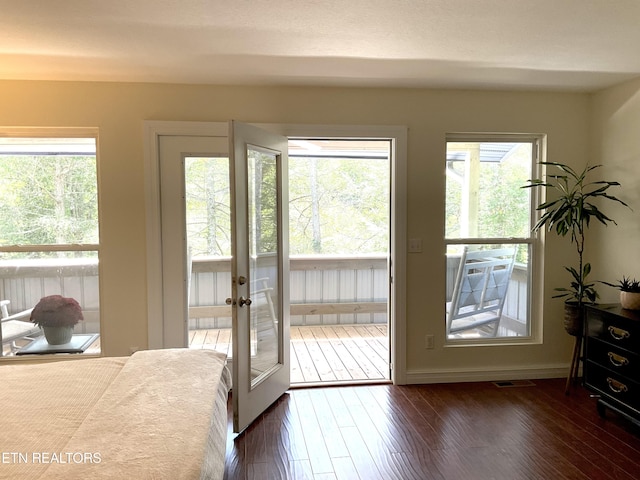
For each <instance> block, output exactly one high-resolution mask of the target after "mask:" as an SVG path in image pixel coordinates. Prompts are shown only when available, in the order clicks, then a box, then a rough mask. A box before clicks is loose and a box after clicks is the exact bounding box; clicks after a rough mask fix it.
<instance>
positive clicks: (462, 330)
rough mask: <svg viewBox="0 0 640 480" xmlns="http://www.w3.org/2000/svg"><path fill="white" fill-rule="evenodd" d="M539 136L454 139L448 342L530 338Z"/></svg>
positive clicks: (449, 186) (450, 139)
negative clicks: (532, 184) (531, 184)
mask: <svg viewBox="0 0 640 480" xmlns="http://www.w3.org/2000/svg"><path fill="white" fill-rule="evenodd" d="M539 140H540V139H539V138H538V137H534V136H525V135H505V136H495V135H492V136H489V135H464V134H456V135H448V136H447V154H446V200H445V210H446V211H445V218H446V225H445V243H446V245H447V252H446V255H447V258H446V261H447V267H446V282H447V284H446V311H447V318H446V332H447V340H448V341H449V342H450V343H451V342H459V341H464V340H475V339H480V340H482V341H485V340H487V339H488V338H505V337H509V338H511V337H530V336H531V322H530V317H531V315H530V306H529V303H530V302H529V299H530V296H531V295H530V291H531V284H532V275H531V271H532V269H531V265H533V262H532V260H533V256H534V253H535V248H534V247H535V242H534V240H535V239H534V234H533V233H532V232H531V226H532V219H533V214H534V212H535V207H534V205H533V201H532V198H531V193H532V192H531V189H526V188H521V187H522V186H523V185H526V183H527V180H528V179H530V178H533V176H534V175H533V168H534V165H535V164H536V161H537V152H538V150H539Z"/></svg>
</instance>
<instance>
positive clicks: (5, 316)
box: [0, 300, 42, 356]
mask: <svg viewBox="0 0 640 480" xmlns="http://www.w3.org/2000/svg"><path fill="white" fill-rule="evenodd" d="M9 304H10V302H9V300H0V311H1V313H2V314H1V319H0V322H1V323H0V327H1V328H0V341H1V342H2V349H1V350H0V356H2V355H4V350H5V345H8V346H9V348H10V351H11V353H15V352H16V351H17V350H19V349H20V345H18V342H19V341H20V340H24V341H25V342H30V341H31V340H33V339H34V338H35V337H37V336H39V335H41V334H42V331H41V330H40V327H38V326H37V325H35V324H33V323H31V322H30V321H29V317H30V316H31V311H32V310H33V308H30V309H28V310H23V311H22V312H18V313H14V314H13V315H9Z"/></svg>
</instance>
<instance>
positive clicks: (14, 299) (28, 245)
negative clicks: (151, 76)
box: [0, 132, 100, 356]
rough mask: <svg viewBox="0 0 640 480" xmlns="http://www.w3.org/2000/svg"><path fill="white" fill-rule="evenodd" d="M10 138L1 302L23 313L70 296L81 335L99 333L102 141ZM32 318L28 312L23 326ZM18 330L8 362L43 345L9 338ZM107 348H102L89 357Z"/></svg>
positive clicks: (0, 153) (0, 228)
mask: <svg viewBox="0 0 640 480" xmlns="http://www.w3.org/2000/svg"><path fill="white" fill-rule="evenodd" d="M1 133H2V132H0V134H1ZM5 134H6V136H0V212H2V214H1V215H0V300H2V301H3V303H4V306H5V307H6V313H7V314H9V315H15V314H21V315H22V314H25V312H28V311H29V310H30V309H31V308H33V307H34V306H35V305H36V304H37V303H38V301H39V300H40V299H41V298H42V297H45V296H49V295H62V296H63V297H71V298H74V299H75V300H77V301H78V302H79V303H80V306H81V308H82V311H83V316H84V320H83V321H81V322H80V323H78V324H77V325H75V327H74V334H81V333H82V334H84V333H99V331H100V301H99V288H98V287H99V274H98V254H99V221H98V192H97V185H98V179H97V154H96V146H97V140H96V137H95V135H94V134H93V133H87V134H86V135H85V134H84V133H82V134H79V136H77V137H76V136H64V135H63V136H60V137H53V136H36V135H33V136H31V135H29V136H12V135H11V134H10V133H8V132H5ZM3 316H5V312H4V310H3ZM28 320H29V315H28V314H26V315H24V316H20V318H18V319H16V320H15V321H19V322H25V323H27V322H28ZM12 322H13V320H12ZM17 326H20V324H14V323H8V322H2V330H1V331H0V333H3V335H2V337H3V340H2V350H1V351H0V356H12V355H14V354H16V353H17V352H18V351H19V350H20V349H21V348H22V347H25V346H26V345H28V344H30V343H31V341H32V340H34V339H36V340H37V337H38V334H35V335H33V334H32V335H30V336H28V337H24V338H15V339H12V340H9V339H10V337H9V336H8V334H9V330H10V327H11V330H12V331H14V332H15V331H16V330H17V331H18V332H20V331H21V330H22V329H21V328H17V329H16V328H14V327H17ZM12 336H14V335H12ZM99 348H100V347H99V343H98V342H96V343H95V344H94V345H91V346H90V349H89V350H87V353H99V351H100V350H99Z"/></svg>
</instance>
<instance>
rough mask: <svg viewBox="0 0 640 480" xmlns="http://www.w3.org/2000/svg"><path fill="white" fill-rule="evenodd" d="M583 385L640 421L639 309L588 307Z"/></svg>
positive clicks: (602, 408)
mask: <svg viewBox="0 0 640 480" xmlns="http://www.w3.org/2000/svg"><path fill="white" fill-rule="evenodd" d="M585 321H586V324H585V331H586V346H585V359H584V360H585V361H584V384H585V386H586V387H587V388H589V389H590V390H592V391H594V392H595V393H597V394H598V395H600V399H599V400H598V412H599V413H600V415H603V416H604V413H605V408H610V409H612V410H615V411H617V412H618V413H621V414H623V415H625V416H626V417H627V418H629V419H630V420H632V421H634V422H635V423H638V424H640V312H637V311H632V310H625V309H623V308H621V307H620V305H597V306H587V307H586V310H585Z"/></svg>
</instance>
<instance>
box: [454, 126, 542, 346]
mask: <svg viewBox="0 0 640 480" xmlns="http://www.w3.org/2000/svg"><path fill="white" fill-rule="evenodd" d="M450 142H468V143H486V142H507V143H531V144H532V158H531V162H532V165H531V178H539V175H540V165H539V164H540V162H542V161H544V158H545V157H546V135H544V134H522V133H457V132H456V133H448V134H446V138H445V150H446V146H447V145H448V144H449V143H450ZM530 195H531V196H530V200H529V201H530V219H529V224H530V226H531V227H533V225H535V224H536V222H537V219H538V218H539V212H538V211H537V210H536V207H537V206H538V205H539V204H540V202H541V201H542V200H543V199H542V198H541V197H540V193H539V192H537V191H534V189H530ZM445 208H446V202H445ZM543 239H544V232H533V231H532V232H531V234H530V236H529V237H523V238H514V237H509V238H481V237H473V238H447V237H446V235H445V237H444V242H445V250H446V247H447V246H448V245H485V244H491V243H501V244H516V245H518V244H527V245H529V247H530V250H529V251H530V258H529V269H528V279H527V283H528V292H527V307H526V309H527V317H528V322H529V335H528V336H520V337H495V338H488V337H482V338H471V339H449V338H447V337H448V336H447V334H446V331H445V335H444V337H445V347H471V346H480V345H522V344H540V343H542V327H543V324H542V323H543V322H542V311H543V300H542V299H543V295H542V293H543V280H542V277H543V275H542V266H543V261H544V251H543ZM445 281H446V278H445ZM445 323H446V321H443V322H442V324H443V325H445Z"/></svg>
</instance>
